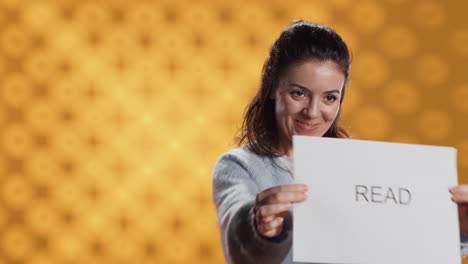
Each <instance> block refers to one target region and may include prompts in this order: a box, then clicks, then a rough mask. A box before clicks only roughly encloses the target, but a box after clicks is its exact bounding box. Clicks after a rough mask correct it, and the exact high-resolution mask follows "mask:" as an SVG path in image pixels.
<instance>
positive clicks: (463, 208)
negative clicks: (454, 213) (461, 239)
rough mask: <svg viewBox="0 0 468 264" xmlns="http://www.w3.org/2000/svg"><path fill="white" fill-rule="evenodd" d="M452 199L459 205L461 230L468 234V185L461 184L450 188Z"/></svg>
mask: <svg viewBox="0 0 468 264" xmlns="http://www.w3.org/2000/svg"><path fill="white" fill-rule="evenodd" d="M450 193H451V194H452V195H453V197H452V200H453V201H454V202H456V203H457V205H458V218H459V220H460V232H461V233H463V234H468V185H466V184H460V185H457V186H455V187H452V188H450Z"/></svg>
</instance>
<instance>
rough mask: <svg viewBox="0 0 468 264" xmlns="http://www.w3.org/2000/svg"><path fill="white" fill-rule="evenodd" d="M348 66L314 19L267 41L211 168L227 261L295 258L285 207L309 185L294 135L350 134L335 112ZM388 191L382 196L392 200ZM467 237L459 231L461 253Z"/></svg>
mask: <svg viewBox="0 0 468 264" xmlns="http://www.w3.org/2000/svg"><path fill="white" fill-rule="evenodd" d="M350 63H351V62H350V55H349V51H348V48H347V46H346V44H345V43H344V41H343V40H342V39H341V37H340V36H339V35H338V34H336V33H335V32H334V31H333V30H332V29H330V28H328V27H326V26H323V25H319V24H314V23H310V22H306V21H296V22H294V23H292V24H291V25H290V26H288V27H287V28H286V29H285V30H284V31H283V32H282V33H281V35H280V36H279V38H278V39H277V40H276V41H275V43H274V44H273V47H272V48H271V51H270V55H269V57H268V58H267V60H266V62H265V65H264V66H263V72H262V79H261V84H260V88H259V90H258V92H257V94H256V95H255V96H254V98H253V99H252V101H251V102H250V104H249V106H248V108H247V110H246V113H245V117H244V122H243V125H242V130H241V131H240V133H241V135H240V137H239V138H238V143H239V145H240V147H239V148H236V149H233V150H231V151H228V152H226V153H224V154H223V155H221V157H220V158H219V159H218V161H217V162H216V165H215V168H214V171H213V199H214V202H215V204H216V208H217V215H218V223H219V225H220V227H221V238H222V244H223V251H224V255H225V257H226V260H227V262H228V263H242V264H247V263H282V264H287V263H288V264H289V263H293V262H292V254H291V243H292V239H291V236H292V234H291V231H292V220H291V218H292V216H291V212H290V209H291V207H292V204H293V203H299V202H302V201H304V200H305V199H306V198H307V195H306V193H307V191H308V186H306V185H303V184H293V182H294V180H293V175H292V166H293V164H292V153H293V151H292V148H293V146H292V137H293V135H304V136H316V137H334V138H347V137H348V133H347V132H346V131H345V130H344V129H342V128H341V127H340V126H339V120H340V118H339V117H340V111H341V103H342V102H343V99H344V96H345V91H346V85H347V82H348V78H349V70H350ZM364 187H365V186H364ZM366 188H367V187H366ZM372 188H373V189H372ZM372 188H371V189H372V190H377V189H378V188H379V187H375V186H374V187H372ZM366 190H367V189H366ZM452 193H453V195H454V199H455V201H456V202H457V203H462V202H463V201H468V187H466V190H465V189H463V188H455V189H452ZM365 194H366V193H365V192H364V191H363V190H360V195H362V196H364V195H365ZM392 194H394V192H393V191H391V193H390V194H389V193H388V192H387V193H386V195H387V196H386V197H389V199H396V198H395V197H394V196H392ZM463 194H465V195H463ZM371 198H372V199H374V197H371ZM366 199H367V197H366ZM457 199H458V200H457ZM372 201H374V200H372ZM395 201H396V200H395ZM404 202H407V201H406V200H405V201H404ZM459 208H462V209H463V208H464V207H459ZM466 212H468V209H467V210H465V211H463V210H462V211H460V216H461V217H462V218H463V219H461V223H464V222H466V223H465V224H463V225H462V228H461V230H462V232H463V231H464V230H468V220H464V219H468V213H466ZM428 232H430V230H428ZM467 232H468V231H467ZM467 240H468V237H465V236H462V255H465V254H466V253H467V252H465V251H468V247H467V245H468V243H467V242H466V241H467Z"/></svg>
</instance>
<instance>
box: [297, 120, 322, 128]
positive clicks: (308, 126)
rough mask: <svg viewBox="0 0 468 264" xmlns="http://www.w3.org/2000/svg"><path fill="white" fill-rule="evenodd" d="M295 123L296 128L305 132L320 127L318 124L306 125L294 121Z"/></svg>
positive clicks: (305, 123)
mask: <svg viewBox="0 0 468 264" xmlns="http://www.w3.org/2000/svg"><path fill="white" fill-rule="evenodd" d="M294 121H295V122H296V126H298V127H299V128H300V129H303V130H307V131H313V130H315V129H317V128H318V127H319V125H320V123H315V124H312V123H307V122H302V121H299V120H294Z"/></svg>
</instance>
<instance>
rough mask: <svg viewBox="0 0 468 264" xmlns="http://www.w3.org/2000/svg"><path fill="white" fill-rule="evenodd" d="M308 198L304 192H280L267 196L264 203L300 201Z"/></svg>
mask: <svg viewBox="0 0 468 264" xmlns="http://www.w3.org/2000/svg"><path fill="white" fill-rule="evenodd" d="M306 199H307V195H306V194H305V193H304V192H279V193H275V194H272V195H270V196H268V197H266V198H265V199H264V200H263V204H278V203H298V202H303V201H305V200H306Z"/></svg>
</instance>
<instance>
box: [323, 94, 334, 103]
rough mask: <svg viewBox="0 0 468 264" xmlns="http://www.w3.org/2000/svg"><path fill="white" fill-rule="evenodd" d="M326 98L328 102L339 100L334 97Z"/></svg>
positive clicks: (328, 96)
mask: <svg viewBox="0 0 468 264" xmlns="http://www.w3.org/2000/svg"><path fill="white" fill-rule="evenodd" d="M325 98H326V99H327V101H328V102H334V101H336V99H337V98H336V96H334V95H327V96H326V97H325Z"/></svg>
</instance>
